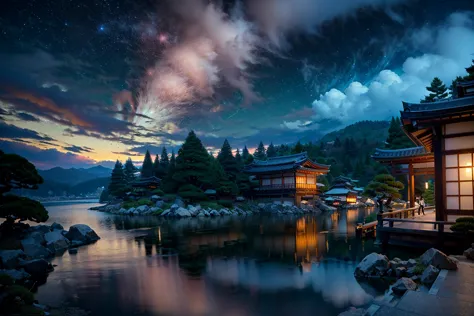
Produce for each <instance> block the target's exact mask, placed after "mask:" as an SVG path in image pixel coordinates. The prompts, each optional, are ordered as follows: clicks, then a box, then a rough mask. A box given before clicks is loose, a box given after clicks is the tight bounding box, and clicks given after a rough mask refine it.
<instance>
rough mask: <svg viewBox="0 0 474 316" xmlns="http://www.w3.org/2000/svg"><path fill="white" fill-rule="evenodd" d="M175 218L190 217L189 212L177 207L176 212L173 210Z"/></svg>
mask: <svg viewBox="0 0 474 316" xmlns="http://www.w3.org/2000/svg"><path fill="white" fill-rule="evenodd" d="M175 214H176V216H179V217H191V216H192V215H191V212H189V211H188V210H187V209H185V208H184V207H179V208H178V209H177V210H175Z"/></svg>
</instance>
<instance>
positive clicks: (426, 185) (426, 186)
mask: <svg viewBox="0 0 474 316" xmlns="http://www.w3.org/2000/svg"><path fill="white" fill-rule="evenodd" d="M425 189H426V190H428V182H425Z"/></svg>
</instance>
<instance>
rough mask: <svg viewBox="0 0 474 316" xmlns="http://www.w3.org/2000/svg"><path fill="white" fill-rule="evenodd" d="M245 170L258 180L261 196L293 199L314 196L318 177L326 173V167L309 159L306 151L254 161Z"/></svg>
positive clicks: (258, 192)
mask: <svg viewBox="0 0 474 316" xmlns="http://www.w3.org/2000/svg"><path fill="white" fill-rule="evenodd" d="M244 171H245V172H246V173H248V174H251V175H255V176H256V177H257V179H258V180H259V187H258V188H257V189H256V194H257V195H258V196H259V197H260V198H272V199H279V200H288V201H293V202H294V203H295V204H299V203H300V202H301V200H302V199H313V198H314V196H315V195H316V194H317V184H316V183H317V181H316V179H317V176H318V175H321V174H327V173H328V172H329V166H327V165H322V164H318V163H315V162H313V161H311V160H310V159H309V158H308V156H307V154H306V153H300V154H296V155H289V156H281V157H274V158H269V159H268V160H266V161H260V160H255V161H254V162H253V163H252V164H250V165H248V166H246V167H245V169H244Z"/></svg>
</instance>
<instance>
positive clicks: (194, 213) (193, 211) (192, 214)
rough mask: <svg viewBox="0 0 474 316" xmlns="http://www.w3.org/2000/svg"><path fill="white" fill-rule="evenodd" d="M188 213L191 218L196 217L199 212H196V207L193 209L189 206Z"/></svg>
mask: <svg viewBox="0 0 474 316" xmlns="http://www.w3.org/2000/svg"><path fill="white" fill-rule="evenodd" d="M188 211H189V213H190V214H191V216H196V215H197V213H198V211H199V210H197V209H196V207H194V206H193V205H191V204H189V205H188Z"/></svg>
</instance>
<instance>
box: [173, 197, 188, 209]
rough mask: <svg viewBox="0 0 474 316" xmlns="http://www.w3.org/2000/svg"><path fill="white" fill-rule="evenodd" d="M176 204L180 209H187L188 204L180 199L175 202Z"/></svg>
mask: <svg viewBox="0 0 474 316" xmlns="http://www.w3.org/2000/svg"><path fill="white" fill-rule="evenodd" d="M174 204H176V205H178V207H186V204H185V203H184V201H183V200H181V199H179V198H177V199H176V200H174Z"/></svg>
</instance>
